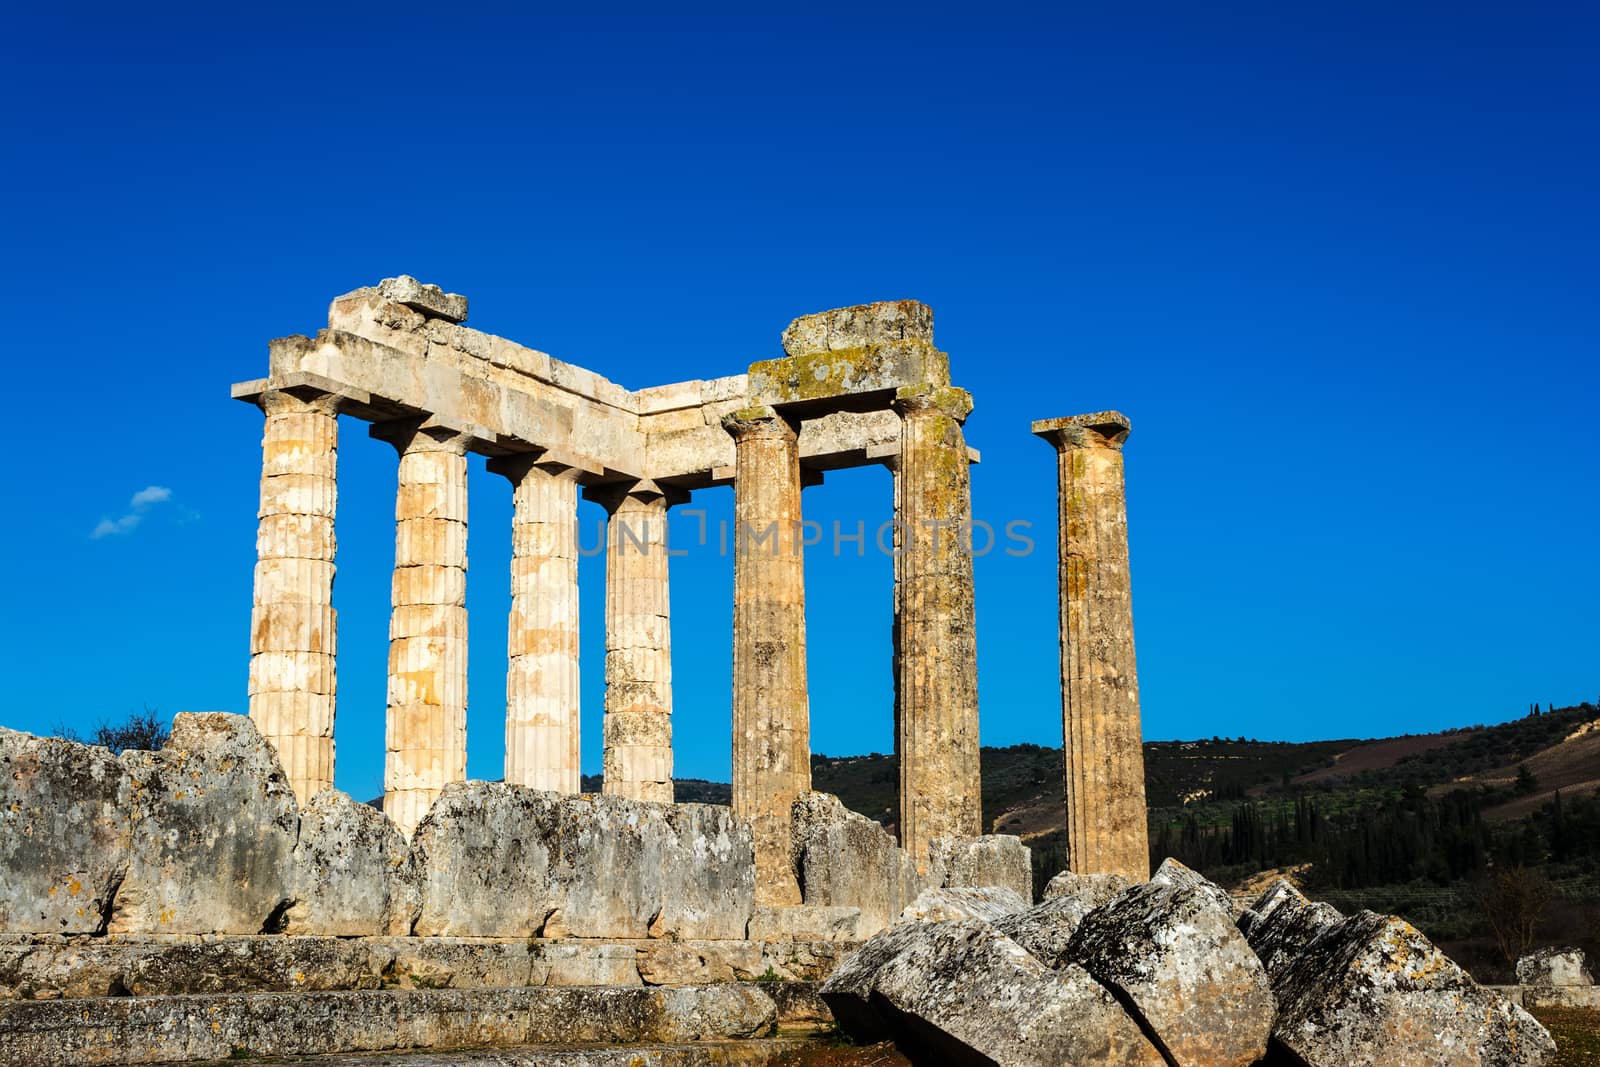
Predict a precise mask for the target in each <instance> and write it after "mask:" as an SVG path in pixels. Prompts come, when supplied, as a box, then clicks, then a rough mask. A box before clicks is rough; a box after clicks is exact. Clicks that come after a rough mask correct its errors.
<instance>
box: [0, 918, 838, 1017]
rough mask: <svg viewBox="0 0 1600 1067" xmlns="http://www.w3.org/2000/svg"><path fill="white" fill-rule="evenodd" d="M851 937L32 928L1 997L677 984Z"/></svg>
mask: <svg viewBox="0 0 1600 1067" xmlns="http://www.w3.org/2000/svg"><path fill="white" fill-rule="evenodd" d="M791 910H804V909H791ZM810 910H813V911H823V910H826V909H810ZM855 947H856V946H855V944H854V943H853V942H846V941H823V942H809V941H794V940H786V941H772V942H756V941H666V940H659V939H648V940H645V939H640V940H581V939H576V938H573V939H565V940H549V939H543V938H536V939H532V940H529V939H521V940H509V939H491V938H477V939H472V938H448V937H355V938H340V937H289V936H284V935H281V934H266V935H258V936H230V937H221V938H205V939H201V938H184V939H176V940H154V939H136V938H98V937H97V938H50V937H31V938H16V939H0V1001H4V1000H8V999H12V998H15V999H19V1000H54V999H58V998H76V997H105V996H124V995H133V996H170V995H177V994H183V993H309V992H322V991H330V990H349V989H387V988H397V989H411V988H416V989H438V988H446V987H448V988H450V989H514V988H522V987H526V986H588V985H612V986H637V985H640V984H643V985H662V986H679V985H708V984H715V983H720V982H730V981H751V980H758V979H763V978H765V977H768V976H772V975H782V976H783V977H784V978H786V979H788V978H793V979H802V980H820V979H822V978H825V977H827V975H828V974H829V973H830V972H831V971H832V970H833V968H834V966H836V965H837V962H838V961H839V960H840V959H842V958H843V957H844V956H845V955H848V954H849V952H850V951H851V950H853V949H854V948H855Z"/></svg>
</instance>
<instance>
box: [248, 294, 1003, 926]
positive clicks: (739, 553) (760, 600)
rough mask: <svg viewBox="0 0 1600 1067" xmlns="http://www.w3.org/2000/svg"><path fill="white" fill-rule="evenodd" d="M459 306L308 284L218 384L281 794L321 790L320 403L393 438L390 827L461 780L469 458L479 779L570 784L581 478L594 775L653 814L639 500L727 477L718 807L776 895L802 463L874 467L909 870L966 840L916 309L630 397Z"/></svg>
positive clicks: (960, 563) (657, 739)
mask: <svg viewBox="0 0 1600 1067" xmlns="http://www.w3.org/2000/svg"><path fill="white" fill-rule="evenodd" d="M466 315H467V301H466V298H465V297H462V296H458V295H455V294H448V293H445V292H442V291H441V290H439V289H438V288H436V287H433V286H426V285H421V284H419V283H418V282H416V281H415V280H414V279H411V278H406V277H402V278H398V279H390V280H387V281H385V282H383V283H382V284H381V285H379V286H377V287H375V288H368V289H358V290H356V291H355V292H352V293H349V294H347V295H345V296H342V297H339V298H338V299H337V300H335V301H334V302H333V305H332V307H331V309H330V312H329V320H328V329H326V330H323V331H321V332H319V333H318V334H317V336H316V337H314V338H309V337H289V338H284V339H282V340H278V341H275V342H273V344H272V346H271V355H270V361H269V366H268V375H267V377H265V378H262V379H258V380H256V381H249V382H243V383H240V384H238V385H236V386H234V387H233V395H234V396H235V397H237V398H239V399H241V400H246V401H249V402H251V403H254V404H257V405H259V406H260V407H261V409H262V411H263V412H264V413H265V415H266V431H265V435H264V439H263V454H262V478H261V510H260V530H259V535H258V542H257V547H258V556H259V559H258V562H257V564H256V572H255V606H254V609H253V618H252V629H251V662H250V714H251V717H252V718H253V719H254V720H255V721H256V723H257V724H258V726H259V728H260V729H261V731H262V733H263V734H264V735H265V736H266V737H267V738H268V739H269V740H270V741H271V742H272V743H273V744H274V745H275V746H276V747H277V750H278V753H279V756H280V758H281V759H282V761H283V764H284V769H285V772H286V773H287V775H288V777H289V780H290V782H291V783H292V785H293V788H294V791H295V793H296V795H297V796H298V797H300V798H301V800H302V801H304V800H307V799H309V798H310V797H311V796H312V795H314V794H315V793H316V792H318V791H319V790H320V789H323V788H325V787H327V786H329V785H331V783H332V781H333V770H334V744H333V722H334V714H335V704H336V670H335V656H336V652H337V619H336V616H335V612H334V609H333V606H332V590H333V575H334V533H333V530H334V515H335V510H336V505H337V499H338V486H337V475H336V468H337V451H338V416H339V415H340V414H348V415H354V416H356V417H358V418H361V419H364V420H366V421H367V422H369V423H371V430H370V432H371V434H372V435H373V436H374V437H377V438H381V439H382V440H385V441H388V442H390V443H391V444H393V445H394V447H395V449H396V451H397V452H398V454H399V463H398V472H399V474H398V489H397V492H396V498H395V519H396V537H395V560H394V584H393V614H392V616H391V624H390V652H389V682H388V719H387V738H386V744H387V764H386V773H385V789H384V808H385V811H386V812H387V813H388V814H389V815H390V816H391V817H392V818H393V819H394V821H395V822H396V823H397V824H398V825H399V826H400V828H401V829H402V831H403V832H405V833H407V834H409V833H410V832H411V831H412V830H413V829H414V828H415V826H416V825H417V823H418V822H419V821H420V820H421V819H422V817H423V815H424V814H426V812H427V810H428V807H429V805H430V804H432V802H433V801H434V799H435V798H436V797H437V796H438V795H439V793H440V792H441V790H442V789H443V788H444V786H445V785H447V784H448V783H450V782H453V781H459V780H461V779H462V778H464V777H465V770H466V732H465V723H466V672H467V620H466V608H465V593H466V581H467V573H466V570H467V568H466V517H467V510H466V508H467V505H466V493H467V453H469V452H475V453H479V454H481V455H484V456H487V457H488V458H489V469H491V470H493V471H496V472H498V473H500V474H502V475H504V476H505V477H506V478H507V479H508V480H509V481H510V483H511V491H512V494H513V500H514V518H513V521H512V528H511V530H510V531H509V534H510V536H511V539H512V544H513V559H512V565H511V582H512V608H511V614H510V618H509V620H508V634H507V646H508V650H509V653H510V662H509V667H508V675H507V681H506V693H507V697H506V746H505V747H506V757H505V777H506V780H507V781H508V782H511V783H514V784H519V785H526V786H531V787H535V788H540V789H550V790H556V791H561V792H568V793H572V792H576V791H577V790H578V767H579V753H578V738H579V700H578V647H579V640H578V626H579V620H578V598H577V565H576V564H577V560H576V543H577V532H576V531H577V511H576V508H577V501H578V496H579V493H580V492H581V493H582V494H583V495H584V496H585V497H586V498H588V499H590V500H595V501H598V502H600V503H601V504H603V505H604V506H605V508H606V509H607V511H608V513H609V515H610V522H609V525H608V537H607V555H606V589H607V594H606V618H605V620H604V626H605V633H606V670H605V675H606V697H605V709H604V714H605V719H604V744H605V752H604V756H603V767H604V791H605V792H606V793H610V794H616V795H621V796H626V797H632V798H635V799H641V800H652V801H669V802H670V801H671V800H672V718H671V715H672V675H671V655H670V649H671V640H672V637H671V624H672V620H671V616H670V612H669V609H668V603H669V600H668V596H667V590H668V582H669V579H670V575H669V570H670V567H669V556H668V553H667V552H666V551H665V546H664V540H665V536H666V517H667V510H668V508H670V507H672V506H673V505H675V504H680V503H682V502H684V501H687V500H688V499H689V498H690V495H691V494H692V493H693V492H695V491H696V490H701V489H706V488H710V487H712V486H720V485H729V484H731V485H732V486H733V489H734V495H735V512H736V516H737V519H738V530H739V534H740V540H741V543H740V545H739V546H738V548H737V550H736V552H735V557H736V564H735V590H734V604H733V612H734V665H733V672H734V685H733V693H734V708H733V797H734V808H735V811H736V813H737V814H739V815H740V816H742V817H744V818H746V819H748V820H749V821H750V822H751V823H752V825H753V826H754V828H755V831H756V838H757V855H758V864H759V866H760V868H761V870H762V874H763V877H762V878H760V879H759V882H760V884H761V885H762V886H763V890H762V895H763V896H764V897H766V898H768V899H769V900H771V901H772V902H775V903H781V902H786V901H798V899H799V891H798V887H797V886H796V885H795V884H794V878H793V875H792V874H789V873H787V872H788V871H789V867H790V864H789V859H788V852H789V845H788V823H789V817H790V809H791V806H792V805H793V803H794V801H795V800H796V799H797V798H798V797H800V796H802V795H803V794H805V793H806V792H807V791H808V790H809V789H810V784H811V782H810V745H809V726H808V719H809V709H808V705H807V697H806V660H805V575H804V562H803V554H802V553H801V552H800V551H799V546H798V544H797V539H798V538H799V537H800V532H799V527H798V522H799V520H800V517H801V513H802V509H801V492H802V487H803V486H804V485H807V484H812V483H814V482H816V481H818V480H820V478H821V475H822V474H823V472H825V471H828V470H833V469H837V468H843V467H854V466H862V465H868V464H883V465H886V466H888V467H889V468H890V469H891V470H892V471H893V473H894V507H895V518H896V526H895V529H896V531H897V538H898V549H899V552H898V554H897V556H896V565H895V588H894V600H893V603H894V616H895V625H894V632H895V635H896V656H895V664H896V667H895V669H896V671H897V678H896V687H895V692H896V708H895V718H896V724H897V749H898V751H899V754H900V760H901V789H900V797H901V812H900V815H901V817H900V828H901V841H902V844H903V846H904V847H905V848H906V849H907V851H908V852H910V853H911V854H912V855H914V856H918V857H924V856H926V854H927V846H928V843H929V842H930V841H932V840H933V839H935V838H938V837H942V836H949V835H971V834H977V833H979V832H981V827H980V825H979V785H978V709H977V691H976V684H975V679H976V644H975V637H974V628H973V589H972V556H971V552H970V546H969V545H968V544H966V543H965V541H964V539H963V538H962V537H960V536H957V535H956V534H955V531H958V530H959V528H960V524H962V523H966V522H968V521H969V520H970V515H971V503H970V494H969V481H968V464H969V462H970V461H971V459H972V458H974V456H973V454H972V453H971V452H970V450H969V449H968V448H967V445H966V443H965V440H964V438H963V435H962V421H963V420H964V419H965V418H966V416H967V414H968V412H969V411H970V410H971V406H972V405H971V398H970V397H969V396H968V394H967V393H966V392H964V391H962V390H961V389H959V388H957V387H955V386H954V385H952V383H951V377H950V361H949V358H948V357H947V355H946V354H945V353H943V352H941V351H939V350H938V349H937V348H935V347H934V345H933V316H932V312H931V311H930V309H929V308H928V307H926V306H925V305H923V304H919V303H916V302H913V301H900V302H895V303H879V304H869V305H865V306H862V307H854V308H845V309H841V310H837V311H830V312H825V313H822V314H817V315H808V316H804V317H802V318H799V319H796V320H795V321H794V322H792V323H791V324H790V325H789V328H788V329H787V330H785V331H784V333H783V350H784V354H783V355H782V356H781V357H779V358H775V359H770V360H764V361H761V362H757V363H754V364H752V365H751V366H750V368H749V371H748V373H746V374H740V375H734V376H731V377H726V378H717V379H712V380H708V381H685V382H674V383H670V384H666V385H658V386H653V387H650V388H646V389H639V390H628V389H624V388H623V387H621V386H619V385H616V384H615V383H613V382H610V381H607V380H606V379H605V378H602V377H600V376H599V375H598V374H595V373H593V372H592V371H588V370H585V369H583V368H581V367H577V366H573V365H572V364H568V363H563V362H562V361H560V360H558V359H555V358H552V357H551V356H548V355H546V354H545V353H543V352H538V351H535V350H533V349H529V348H524V347H522V346H520V345H517V344H514V343H512V342H510V341H507V340H504V339H503V338H499V337H495V336H492V335H489V334H485V333H480V332H478V331H476V330H472V329H469V328H467V327H465V326H463V325H461V324H462V322H463V321H464V320H465V319H466ZM923 531H933V534H932V535H930V536H924V535H923V533H922V532H923ZM940 531H950V532H949V533H947V534H946V535H945V536H938V534H939V532H940ZM752 542H754V543H752ZM477 631H478V633H479V634H483V633H485V632H486V624H485V623H482V622H479V623H478V624H477ZM480 639H482V638H481V637H480Z"/></svg>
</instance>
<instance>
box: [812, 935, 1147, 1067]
mask: <svg viewBox="0 0 1600 1067" xmlns="http://www.w3.org/2000/svg"><path fill="white" fill-rule="evenodd" d="M820 992H821V995H822V999H823V1000H824V1001H825V1002H826V1003H827V1005H828V1008H829V1009H830V1010H831V1011H832V1012H833V1015H834V1018H835V1019H837V1020H838V1022H839V1025H840V1027H841V1028H842V1029H843V1030H844V1031H845V1032H846V1033H848V1034H850V1035H851V1036H852V1037H854V1038H855V1039H856V1040H857V1041H861V1042H869V1041H879V1040H884V1039H886V1038H889V1039H893V1040H894V1041H895V1043H896V1044H897V1045H899V1046H900V1047H902V1048H904V1049H906V1050H908V1051H909V1052H910V1053H911V1055H912V1057H913V1058H914V1059H916V1060H917V1062H921V1059H922V1057H926V1058H927V1062H929V1063H1001V1064H1006V1065H1008V1067H1028V1065H1033V1064H1038V1065H1040V1067H1045V1065H1049V1067H1060V1065H1062V1064H1080V1063H1081V1064H1091V1063H1092V1064H1096V1065H1097V1067H1098V1065H1105V1067H1112V1065H1117V1067H1120V1065H1132V1064H1137V1065H1139V1067H1161V1065H1164V1064H1165V1061H1164V1060H1163V1059H1162V1056H1161V1054H1160V1052H1158V1051H1157V1050H1156V1049H1155V1047H1154V1046H1153V1045H1151V1043H1150V1041H1149V1040H1148V1039H1147V1038H1146V1037H1145V1035H1144V1034H1143V1033H1142V1032H1141V1031H1140V1029H1139V1027H1138V1025H1137V1024H1136V1023H1135V1022H1134V1021H1133V1020H1132V1019H1130V1018H1129V1017H1128V1015H1127V1013H1126V1012H1124V1011H1123V1010H1122V1008H1121V1006H1119V1005H1118V1004H1117V1002H1116V1001H1115V1000H1114V999H1113V998H1112V996H1111V994H1110V993H1108V992H1106V990H1105V989H1104V988H1102V987H1101V986H1100V985H1099V984H1098V983H1097V982H1095V980H1094V979H1093V978H1091V977H1089V975H1088V974H1087V973H1086V972H1085V971H1083V970H1082V969H1081V968H1078V967H1074V966H1071V965H1068V966H1067V967H1065V968H1063V969H1062V970H1059V971H1057V970H1052V969H1051V968H1048V967H1046V966H1045V965H1044V964H1042V963H1040V962H1039V961H1038V960H1036V959H1034V958H1033V957H1032V956H1030V955H1029V954H1028V953H1027V952H1025V951H1024V950H1023V949H1022V948H1021V947H1020V946H1019V945H1017V944H1016V943H1015V942H1013V941H1011V940H1010V939H1009V938H1006V937H1005V936H1003V935H1001V934H1000V933H999V932H997V931H996V930H995V929H994V927H992V926H990V925H989V924H988V923H986V922H983V921H982V920H979V919H958V920H953V921H950V922H941V923H902V924H900V925H898V926H895V927H894V928H892V929H890V930H886V931H884V932H883V933H881V934H879V935H878V936H876V937H874V938H873V939H872V940H871V941H868V942H867V943H866V944H865V945H863V946H862V947H861V949H860V950H859V951H857V952H856V953H855V955H853V956H851V957H850V958H849V959H847V960H845V962H844V963H843V964H841V965H840V967H839V969H838V970H837V971H835V972H834V974H833V976H832V977H830V978H829V979H828V980H827V981H826V982H825V983H823V985H822V989H821V991H820Z"/></svg>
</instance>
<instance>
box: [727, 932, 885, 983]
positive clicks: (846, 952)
mask: <svg viewBox="0 0 1600 1067" xmlns="http://www.w3.org/2000/svg"><path fill="white" fill-rule="evenodd" d="M760 947H761V962H760V963H759V964H758V965H757V966H756V967H755V968H753V969H752V970H751V971H750V972H749V973H748V974H745V973H743V972H740V971H738V970H737V968H735V974H736V975H737V977H738V978H739V979H740V980H741V981H749V980H751V979H754V978H761V979H763V980H766V979H768V978H770V977H771V976H773V975H776V976H777V977H778V978H780V979H782V980H784V981H794V982H821V981H823V980H824V979H826V978H827V977H828V975H830V974H832V973H833V972H834V971H836V970H838V968H839V964H840V963H842V962H843V961H844V960H845V959H847V958H848V957H849V956H850V954H851V953H852V952H854V951H855V950H856V949H858V948H860V947H861V945H860V943H859V942H855V941H768V942H766V943H765V944H763V945H761V946H760Z"/></svg>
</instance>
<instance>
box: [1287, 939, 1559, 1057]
mask: <svg viewBox="0 0 1600 1067" xmlns="http://www.w3.org/2000/svg"><path fill="white" fill-rule="evenodd" d="M1272 988H1273V992H1274V994H1276V996H1277V998H1278V1019H1277V1022H1276V1024H1275V1026H1274V1028H1273V1038H1274V1039H1275V1040H1276V1041H1278V1042H1279V1043H1281V1044H1282V1045H1283V1046H1284V1047H1285V1048H1287V1049H1288V1050H1289V1051H1290V1052H1291V1053H1293V1054H1294V1055H1295V1056H1298V1057H1299V1058H1300V1060H1301V1062H1303V1063H1305V1064H1306V1065H1307V1067H1379V1065H1383V1067H1488V1065H1491V1064H1492V1065H1494V1067H1522V1065H1529V1067H1532V1065H1537V1064H1543V1063H1547V1062H1548V1061H1549V1059H1550V1057H1551V1056H1552V1055H1553V1054H1554V1052H1555V1044H1554V1042H1552V1041H1551V1039H1550V1035H1549V1034H1548V1033H1546V1032H1545V1030H1544V1028H1543V1027H1542V1026H1540V1025H1539V1024H1538V1023H1537V1022H1535V1021H1534V1019H1533V1017H1532V1016H1530V1015H1528V1013H1527V1012H1525V1011H1523V1010H1522V1009H1521V1008H1519V1007H1517V1006H1515V1005H1513V1004H1511V1003H1509V1002H1507V1001H1506V1000H1505V999H1504V998H1502V997H1500V996H1499V995H1498V994H1496V993H1494V992H1492V991H1490V990H1486V989H1483V988H1481V987H1479V986H1478V985H1477V983H1475V982H1474V981H1473V980H1472V979H1471V977H1469V976H1468V975H1467V973H1466V972H1465V971H1463V970H1461V968H1460V967H1457V966H1456V965H1455V964H1454V963H1452V962H1451V961H1450V960H1448V959H1446V958H1445V956H1444V954H1443V953H1441V952H1440V951H1439V950H1438V949H1437V948H1435V947H1434V946H1433V944H1432V943H1430V942H1429V941H1428V939H1427V938H1425V937H1423V936H1422V934H1421V933H1419V932H1418V931H1417V930H1416V929H1415V928H1414V927H1412V926H1411V925H1410V924H1408V923H1406V922H1405V921H1403V920H1401V919H1397V918H1393V917H1391V916H1383V915H1374V914H1373V913H1372V912H1361V913H1360V914H1358V915H1353V916H1351V917H1350V918H1348V919H1345V920H1343V921H1342V922H1340V923H1338V924H1337V925H1335V926H1333V927H1331V928H1329V929H1327V930H1325V931H1323V932H1322V933H1321V934H1319V935H1318V936H1317V937H1316V938H1315V939H1314V940H1313V941H1311V943H1310V944H1308V945H1306V946H1305V948H1304V949H1302V950H1301V952H1300V953H1299V956H1298V957H1297V958H1296V959H1295V960H1294V961H1293V963H1291V964H1289V965H1288V966H1287V967H1285V968H1283V969H1282V970H1281V971H1280V972H1279V973H1278V974H1277V975H1275V976H1274V978H1273V983H1272Z"/></svg>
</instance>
